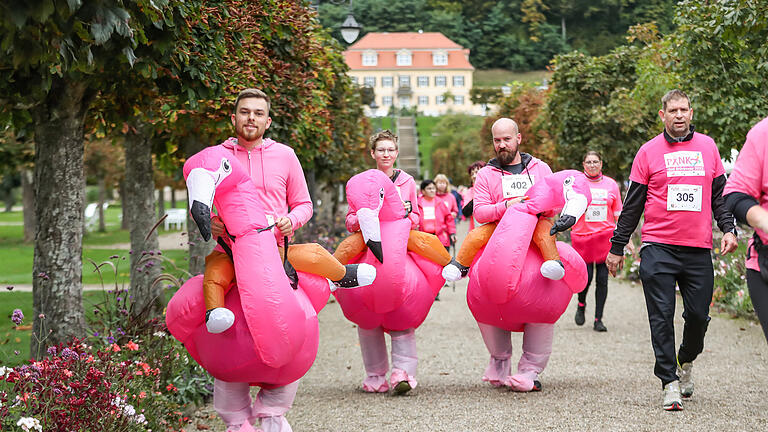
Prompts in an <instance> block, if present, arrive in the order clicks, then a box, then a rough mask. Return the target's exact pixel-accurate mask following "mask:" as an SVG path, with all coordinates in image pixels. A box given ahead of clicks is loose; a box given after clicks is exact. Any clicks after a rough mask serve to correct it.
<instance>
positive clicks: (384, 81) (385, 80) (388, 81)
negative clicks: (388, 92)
mask: <svg viewBox="0 0 768 432" xmlns="http://www.w3.org/2000/svg"><path fill="white" fill-rule="evenodd" d="M381 86H382V87H392V77H391V76H384V77H381Z"/></svg>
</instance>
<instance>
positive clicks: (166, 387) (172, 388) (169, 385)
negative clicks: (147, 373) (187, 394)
mask: <svg viewBox="0 0 768 432" xmlns="http://www.w3.org/2000/svg"><path fill="white" fill-rule="evenodd" d="M165 389H166V390H168V391H176V390H178V389H177V388H176V386H175V385H173V384H168V385H167V386H165Z"/></svg>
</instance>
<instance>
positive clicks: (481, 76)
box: [472, 69, 552, 87]
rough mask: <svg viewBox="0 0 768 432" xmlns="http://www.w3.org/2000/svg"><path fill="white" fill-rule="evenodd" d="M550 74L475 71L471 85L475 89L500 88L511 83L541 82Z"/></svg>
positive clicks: (540, 72)
mask: <svg viewBox="0 0 768 432" xmlns="http://www.w3.org/2000/svg"><path fill="white" fill-rule="evenodd" d="M551 76H552V73H551V72H549V71H546V70H539V71H530V72H513V71H508V70H505V69H488V70H475V73H474V76H473V79H472V80H473V83H472V84H473V85H474V86H475V87H500V86H503V85H505V84H509V83H511V82H512V81H521V82H525V83H529V82H541V80H542V78H547V79H549V78H550V77H551Z"/></svg>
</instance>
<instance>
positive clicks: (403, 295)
mask: <svg viewBox="0 0 768 432" xmlns="http://www.w3.org/2000/svg"><path fill="white" fill-rule="evenodd" d="M347 201H348V202H349V206H350V209H354V210H356V211H357V216H358V219H359V221H360V230H361V232H362V235H363V239H364V240H365V242H366V244H367V245H368V248H367V249H366V250H365V252H363V253H362V254H360V255H358V256H357V257H355V258H353V259H352V260H351V261H350V262H360V263H369V264H372V265H374V266H375V267H376V280H375V281H374V282H373V284H372V285H370V286H367V287H362V288H357V289H355V290H344V291H341V290H338V291H335V292H334V296H335V297H336V299H337V300H338V302H339V305H340V306H341V309H342V311H343V312H344V316H345V317H347V319H349V320H350V321H352V322H354V323H355V324H357V325H358V336H359V337H360V349H361V350H362V354H363V364H364V366H365V371H366V374H367V377H366V378H365V380H364V381H363V389H364V390H365V391H368V392H386V391H387V390H388V389H389V388H390V386H391V387H392V388H393V389H394V390H395V392H396V393H398V394H401V393H405V392H407V391H409V390H410V389H412V388H414V387H416V384H417V382H416V378H415V376H416V366H417V364H418V358H417V356H416V340H415V337H414V335H415V329H416V327H418V326H419V325H421V323H422V322H424V319H426V317H427V314H428V313H429V309H430V307H431V306H432V303H433V301H434V299H435V296H436V295H437V293H438V292H439V291H440V288H442V286H443V283H444V282H445V280H444V279H443V278H442V277H441V275H440V272H441V270H442V267H441V266H440V265H438V264H435V263H434V262H432V261H429V260H427V259H426V258H424V257H422V256H420V255H418V254H416V253H414V252H409V251H408V250H407V244H408V236H409V232H410V229H411V221H410V220H409V219H408V218H406V212H405V209H404V208H403V204H402V200H401V199H400V196H399V195H398V193H397V190H396V189H395V186H394V185H393V184H392V181H391V180H390V179H389V178H388V177H387V175H386V174H384V173H383V172H381V171H379V170H375V169H371V170H368V171H365V172H363V173H360V174H357V175H356V176H354V177H352V178H351V179H349V181H348V182H347ZM437 244H438V245H439V242H437ZM384 333H389V334H390V336H391V337H392V372H391V374H390V379H389V383H388V382H387V380H386V374H387V371H388V370H389V362H388V359H387V349H386V348H387V347H386V343H385V340H384Z"/></svg>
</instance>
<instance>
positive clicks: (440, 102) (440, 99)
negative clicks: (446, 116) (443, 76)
mask: <svg viewBox="0 0 768 432" xmlns="http://www.w3.org/2000/svg"><path fill="white" fill-rule="evenodd" d="M435 103H436V104H438V105H445V96H443V95H439V96H435Z"/></svg>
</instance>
